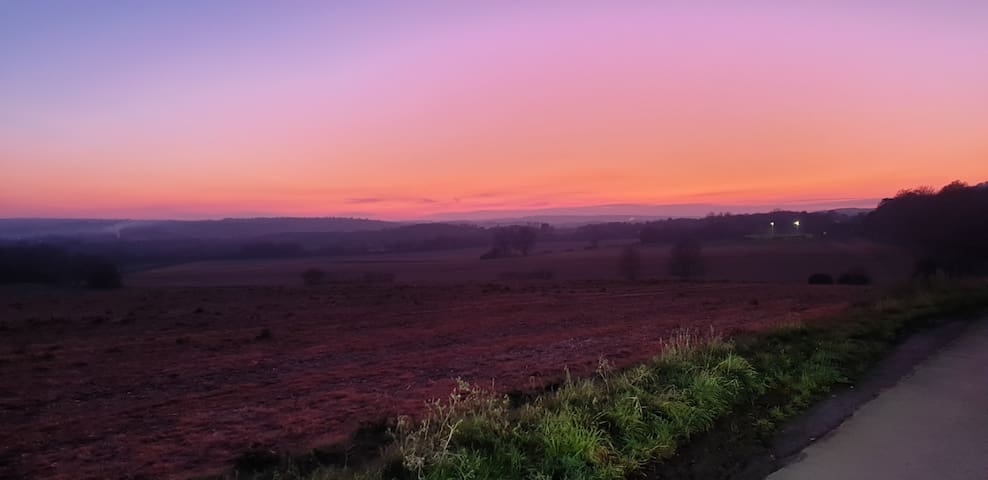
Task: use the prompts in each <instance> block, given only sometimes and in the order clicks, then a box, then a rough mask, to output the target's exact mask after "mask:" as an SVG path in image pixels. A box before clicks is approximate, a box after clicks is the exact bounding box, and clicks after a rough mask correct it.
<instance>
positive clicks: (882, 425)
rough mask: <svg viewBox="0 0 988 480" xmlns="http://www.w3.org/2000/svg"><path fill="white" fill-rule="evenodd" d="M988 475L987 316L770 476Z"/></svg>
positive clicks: (952, 478) (971, 478) (780, 479)
mask: <svg viewBox="0 0 988 480" xmlns="http://www.w3.org/2000/svg"><path fill="white" fill-rule="evenodd" d="M823 479H841V480H855V479H869V480H886V479H887V480H892V479H895V480H912V479H916V480H928V479H939V480H988V319H984V320H982V321H979V322H976V323H975V324H973V325H972V326H971V327H970V328H969V329H967V330H966V331H965V332H964V333H963V334H962V335H960V336H959V337H958V338H957V339H956V340H954V341H953V342H951V343H950V344H948V345H946V346H945V347H944V348H942V349H941V350H939V351H938V352H936V353H934V354H933V355H931V356H930V357H929V358H927V359H926V360H925V361H923V362H922V363H920V364H919V365H918V366H917V368H916V370H915V371H914V372H913V374H912V375H910V376H908V377H906V378H904V379H902V381H900V382H899V383H898V384H896V385H895V386H893V387H891V388H889V389H887V390H885V391H883V392H882V393H880V394H879V395H878V396H877V397H876V398H874V399H873V400H871V401H869V402H868V403H865V404H864V405H863V406H861V408H859V409H858V410H857V411H856V412H855V413H854V415H853V416H852V417H850V418H848V419H847V420H846V421H845V422H844V423H843V424H841V425H840V426H839V427H838V428H837V429H836V430H834V431H833V432H831V433H830V434H829V435H827V436H826V437H824V438H822V439H820V440H818V441H816V442H815V443H813V444H811V445H810V446H808V447H807V448H805V449H804V450H803V451H802V453H800V454H799V455H798V456H797V457H796V459H795V460H794V461H793V462H791V463H790V464H789V465H787V466H785V467H784V468H782V469H781V470H779V471H777V472H775V473H773V474H772V475H770V476H769V477H768V480H823Z"/></svg>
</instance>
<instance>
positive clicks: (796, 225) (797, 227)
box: [792, 220, 799, 232]
mask: <svg viewBox="0 0 988 480" xmlns="http://www.w3.org/2000/svg"><path fill="white" fill-rule="evenodd" d="M792 225H793V226H794V227H796V231H797V232H798V231H799V220H796V221H795V222H792Z"/></svg>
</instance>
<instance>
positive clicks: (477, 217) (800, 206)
mask: <svg viewBox="0 0 988 480" xmlns="http://www.w3.org/2000/svg"><path fill="white" fill-rule="evenodd" d="M878 202H879V199H856V200H836V201H814V202H802V203H785V204H775V205H720V204H711V203H683V204H669V205H648V204H612V205H594V206H584V207H557V208H540V209H533V210H475V211H469V212H449V213H439V214H435V215H431V216H429V217H426V218H425V219H426V220H429V221H440V222H468V223H477V224H504V223H549V224H553V225H559V226H562V225H578V224H588V223H602V222H647V221H652V220H665V219H667V218H701V217H705V216H707V215H709V214H711V213H715V214H717V213H732V214H745V213H765V212H771V211H773V210H791V211H799V212H803V211H805V212H819V211H834V212H837V213H841V214H844V215H856V214H858V213H865V212H868V211H871V210H873V209H874V208H875V207H876V206H877V205H878Z"/></svg>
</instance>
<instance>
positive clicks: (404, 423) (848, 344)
mask: <svg viewBox="0 0 988 480" xmlns="http://www.w3.org/2000/svg"><path fill="white" fill-rule="evenodd" d="M985 305H988V292H986V291H984V290H972V289H960V290H942V289H938V290H932V291H929V290H924V291H921V292H912V293H911V294H909V295H905V296H900V297H896V298H893V299H886V300H883V301H881V302H878V303H876V304H874V305H872V306H870V307H868V308H863V309H858V310H857V311H855V312H852V313H849V314H847V315H846V318H843V319H841V321H840V322H829V323H827V324H826V325H827V326H826V327H823V326H807V325H786V326H784V327H780V328H777V329H775V330H772V331H769V332H763V333H758V334H753V335H749V336H745V337H739V338H736V339H735V340H734V341H728V340H725V339H723V338H720V337H718V336H716V335H714V334H713V332H697V331H689V330H684V331H681V332H678V333H677V334H675V335H673V336H672V337H671V338H670V339H669V340H667V342H666V344H665V346H664V348H663V353H662V354H661V355H660V356H658V357H656V358H654V359H652V360H651V361H649V362H647V363H645V364H641V365H637V366H635V367H632V368H628V369H625V370H616V369H614V368H612V366H611V365H610V364H609V363H608V362H606V361H603V360H602V361H601V362H600V365H599V367H598V369H597V371H596V374H595V375H593V376H592V377H589V378H582V379H574V378H571V377H569V376H568V375H567V378H566V380H565V382H564V383H563V385H561V386H560V387H559V388H557V389H555V390H552V391H546V392H543V393H542V394H540V395H538V396H537V397H535V398H534V400H532V401H530V402H528V403H526V404H524V405H521V406H520V407H517V408H511V404H510V402H509V399H508V398H507V397H506V396H504V395H501V394H497V393H495V392H494V391H493V390H492V389H490V388H483V387H479V386H477V385H471V384H468V383H465V382H458V384H457V387H456V389H455V390H454V391H453V393H452V394H451V395H450V396H449V398H447V399H445V400H444V401H437V402H433V403H432V404H430V407H429V412H428V414H426V415H425V416H424V417H423V418H422V419H421V420H419V421H412V420H411V419H410V418H401V419H399V421H398V423H397V426H396V428H395V429H394V432H393V433H394V439H395V441H394V444H393V445H392V446H391V447H390V449H389V450H388V451H387V452H386V453H385V455H384V458H383V459H382V461H381V462H380V463H379V464H377V465H376V466H375V467H374V468H372V469H369V470H365V471H362V472H360V474H359V475H360V477H359V478H378V479H380V478H387V479H392V478H394V479H437V480H438V479H514V478H519V479H521V478H525V479H574V480H576V479H622V478H627V477H629V476H630V475H631V474H633V473H636V472H639V471H641V470H642V469H643V468H644V467H645V466H646V465H649V464H654V463H655V462H661V461H662V460H663V459H666V458H669V457H671V456H672V455H674V454H675V453H676V452H677V449H678V448H679V447H681V446H682V445H683V444H684V443H686V442H688V441H690V439H692V438H694V437H695V436H697V435H699V434H702V433H704V432H707V431H709V430H710V429H711V428H712V427H713V426H714V424H715V422H717V421H718V420H720V419H723V418H725V417H727V416H729V415H731V414H732V412H737V411H739V410H744V411H745V412H746V413H745V415H750V416H751V425H753V426H754V427H755V428H757V429H759V430H760V431H761V433H763V434H765V435H770V434H771V433H772V432H773V431H774V430H775V428H777V427H778V426H779V425H780V424H781V423H782V422H784V421H785V420H786V419H788V418H790V417H791V416H793V415H795V414H797V413H799V412H801V411H803V410H805V409H806V408H808V407H809V406H810V405H812V404H813V403H814V402H815V401H817V400H818V399H819V398H820V397H821V396H823V395H825V394H826V393H827V392H829V391H830V390H831V389H833V388H834V386H836V385H839V384H843V383H848V382H850V381H852V380H853V379H855V378H857V377H859V376H860V375H861V374H862V373H863V372H864V371H866V369H867V368H868V367H869V366H870V365H872V364H873V363H874V362H875V361H876V360H877V359H878V358H880V356H881V355H882V354H883V353H885V351H887V350H888V349H889V348H891V346H892V345H894V343H895V342H896V341H897V340H898V339H899V338H901V337H902V336H904V335H905V334H907V333H908V332H910V331H912V330H915V329H917V328H921V327H923V326H927V325H929V324H930V323H933V322H935V321H936V319H937V318H942V317H943V316H945V315H948V314H952V313H959V312H964V311H970V310H973V309H976V308H981V307H983V306H985ZM739 407H743V408H739ZM273 478H319V479H331V478H354V474H353V473H349V472H341V471H337V470H333V469H329V468H323V469H317V470H315V471H311V472H306V473H304V474H303V473H302V472H292V471H291V469H290V468H289V469H287V470H281V471H279V472H276V473H275V474H274V477H273Z"/></svg>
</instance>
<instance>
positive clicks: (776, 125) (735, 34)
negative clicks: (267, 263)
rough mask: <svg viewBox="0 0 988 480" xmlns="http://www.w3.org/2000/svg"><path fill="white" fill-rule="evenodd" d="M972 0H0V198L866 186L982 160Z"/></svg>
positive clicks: (965, 171)
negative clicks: (483, 0)
mask: <svg viewBox="0 0 988 480" xmlns="http://www.w3.org/2000/svg"><path fill="white" fill-rule="evenodd" d="M986 25H988V2H984V1H961V0H945V1H936V2H932V1H930V2H926V1H923V2H920V1H913V0H902V1H897V2H888V1H882V0H861V1H854V2H852V1H842V0H831V1H818V2H814V1H806V2H792V1H781V0H776V1H769V0H753V1H750V2H736V1H731V2H718V1H705V0H695V1H684V2H674V1H654V0H653V1H644V0H642V1H621V0H615V1H608V2H591V1H586V2H583V1H578V0H572V1H565V2H562V1H545V2H528V1H514V0H499V1H494V2H464V1H447V2H439V1H416V2H407V1H394V2H385V1H375V0H361V1H353V2H329V1H312V2H303V1H291V0H288V1H268V2H254V1H247V0H244V1H220V0H210V1H182V0H174V1H167V2H166V1H161V2H139V1H136V0H135V1H121V0H116V1H98V0H72V1H61V2H54V1H48V0H0V217H114V218H218V217H232V216H269V215H276V216H324V215H325V216H329V215H339V216H361V217H374V218H384V219H412V218H426V217H430V216H437V215H447V214H449V213H450V212H472V211H483V210H511V211H525V210H530V209H546V208H572V207H579V206H583V205H611V204H647V205H651V204H662V205H666V204H718V205H735V206H738V207H739V208H742V207H744V206H751V205H759V206H760V205H772V206H778V207H788V206H799V205H810V204H812V205H827V204H830V203H832V204H834V205H840V206H857V205H860V206H873V205H874V203H875V202H876V201H877V199H880V198H882V197H885V196H890V195H893V194H894V193H895V192H896V191H897V190H899V189H901V188H906V187H915V186H920V185H932V186H940V185H943V184H946V183H948V182H950V181H952V180H956V179H959V180H962V181H967V182H970V183H978V182H981V181H986V180H988V60H986V59H988V28H986Z"/></svg>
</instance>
